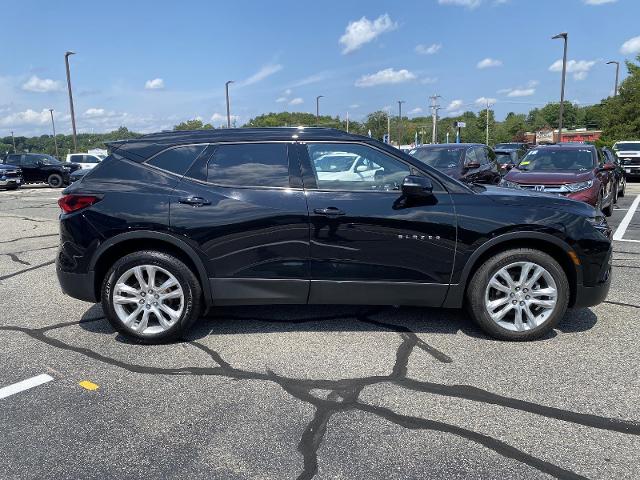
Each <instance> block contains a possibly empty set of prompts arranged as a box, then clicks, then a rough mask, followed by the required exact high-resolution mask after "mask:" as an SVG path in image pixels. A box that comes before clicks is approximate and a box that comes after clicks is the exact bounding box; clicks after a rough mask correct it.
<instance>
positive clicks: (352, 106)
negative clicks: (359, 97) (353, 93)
mask: <svg viewBox="0 0 640 480" xmlns="http://www.w3.org/2000/svg"><path fill="white" fill-rule="evenodd" d="M349 108H360V105H358V104H357V103H354V104H352V105H349Z"/></svg>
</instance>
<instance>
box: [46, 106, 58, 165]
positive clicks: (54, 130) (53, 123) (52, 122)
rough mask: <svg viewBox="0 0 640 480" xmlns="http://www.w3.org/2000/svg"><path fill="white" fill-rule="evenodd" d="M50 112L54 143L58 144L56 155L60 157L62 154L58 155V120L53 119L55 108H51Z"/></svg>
mask: <svg viewBox="0 0 640 480" xmlns="http://www.w3.org/2000/svg"><path fill="white" fill-rule="evenodd" d="M49 113H50V114H51V127H52V128H53V144H54V145H55V146H56V157H57V158H60V155H58V140H57V139H56V122H54V121H53V108H50V109H49Z"/></svg>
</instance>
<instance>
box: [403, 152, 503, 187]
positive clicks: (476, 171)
mask: <svg viewBox="0 0 640 480" xmlns="http://www.w3.org/2000/svg"><path fill="white" fill-rule="evenodd" d="M409 154H410V155H412V156H414V157H416V158H417V159H418V160H420V161H421V162H423V163H425V164H427V165H429V166H430V167H433V168H435V169H437V170H440V171H441V172H443V173H446V174H447V175H449V176H450V177H453V178H455V179H457V180H460V181H461V182H466V183H486V184H489V185H497V184H498V183H499V182H500V169H499V167H498V164H497V162H496V155H495V153H494V152H493V150H491V149H490V148H489V147H487V146H486V145H482V144H477V143H449V144H446V143H445V144H435V145H421V146H420V147H417V148H414V149H412V150H411V151H409Z"/></svg>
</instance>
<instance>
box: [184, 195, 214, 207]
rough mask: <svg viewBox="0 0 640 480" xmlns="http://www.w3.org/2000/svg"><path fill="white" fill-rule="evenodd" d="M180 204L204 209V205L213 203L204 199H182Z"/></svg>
mask: <svg viewBox="0 0 640 480" xmlns="http://www.w3.org/2000/svg"><path fill="white" fill-rule="evenodd" d="M178 202H180V203H183V204H185V205H193V206H194V207H202V206H203V205H211V202H210V201H209V200H207V199H206V198H203V197H182V198H181V199H180V200H178Z"/></svg>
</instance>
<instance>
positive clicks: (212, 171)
mask: <svg viewBox="0 0 640 480" xmlns="http://www.w3.org/2000/svg"><path fill="white" fill-rule="evenodd" d="M207 181H209V182H211V183H215V184H217V185H223V186H234V187H288V186H289V159H288V157H287V145H286V144H284V143H243V144H235V145H234V144H231V145H220V146H218V147H217V148H216V150H215V152H214V153H213V156H212V157H211V159H210V160H209V164H208V166H207Z"/></svg>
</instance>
